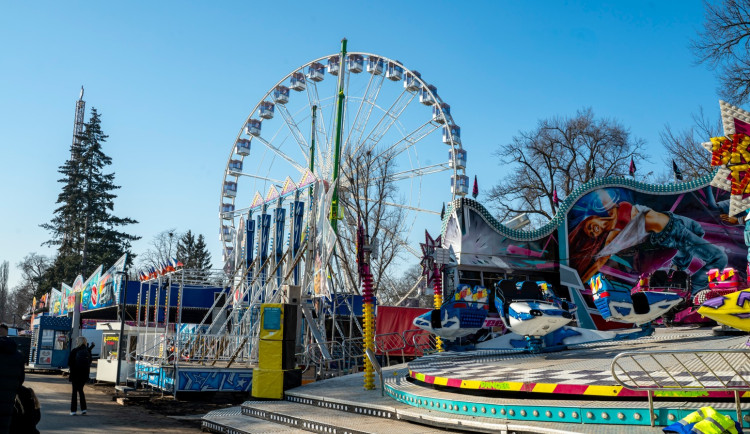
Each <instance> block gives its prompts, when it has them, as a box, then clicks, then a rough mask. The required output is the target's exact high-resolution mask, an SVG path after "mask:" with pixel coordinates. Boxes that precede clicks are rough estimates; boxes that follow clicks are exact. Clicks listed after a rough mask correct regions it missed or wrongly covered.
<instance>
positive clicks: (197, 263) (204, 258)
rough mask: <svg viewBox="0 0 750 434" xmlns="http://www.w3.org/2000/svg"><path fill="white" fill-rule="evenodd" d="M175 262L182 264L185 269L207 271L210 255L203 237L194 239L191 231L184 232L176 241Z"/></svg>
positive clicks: (209, 264)
mask: <svg viewBox="0 0 750 434" xmlns="http://www.w3.org/2000/svg"><path fill="white" fill-rule="evenodd" d="M177 260H179V261H180V262H182V264H183V265H184V267H185V268H191V269H197V270H202V271H209V270H210V269H211V254H210V253H209V252H208V248H207V246H206V240H205V239H204V238H203V235H198V238H197V239H196V238H195V235H193V232H192V231H190V230H188V231H187V232H185V233H184V234H183V235H182V236H181V237H180V239H179V241H177Z"/></svg>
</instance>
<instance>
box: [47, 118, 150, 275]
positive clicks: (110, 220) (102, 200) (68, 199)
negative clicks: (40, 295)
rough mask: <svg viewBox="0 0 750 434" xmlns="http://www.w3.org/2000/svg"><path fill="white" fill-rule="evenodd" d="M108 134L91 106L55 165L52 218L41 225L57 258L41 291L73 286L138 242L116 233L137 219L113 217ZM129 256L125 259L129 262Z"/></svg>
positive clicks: (135, 238)
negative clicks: (56, 178)
mask: <svg viewBox="0 0 750 434" xmlns="http://www.w3.org/2000/svg"><path fill="white" fill-rule="evenodd" d="M107 137H108V136H107V135H106V134H104V132H103V131H102V129H101V117H100V115H99V113H98V112H97V111H96V109H95V108H92V109H91V118H90V119H89V122H87V123H85V124H84V131H83V133H82V134H79V135H78V136H77V139H78V140H75V141H74V143H73V145H72V146H71V149H70V160H68V161H66V162H65V164H63V165H62V166H60V168H59V170H58V171H59V172H60V174H62V175H63V178H62V179H60V180H59V181H58V182H60V183H62V184H63V188H62V191H61V192H60V194H59V195H58V197H57V204H58V205H59V206H58V208H57V209H55V215H54V217H53V218H52V220H51V221H50V222H48V223H44V224H42V225H40V226H41V227H42V228H44V229H47V230H48V231H50V233H51V235H52V237H51V239H50V240H48V241H47V242H45V243H44V244H45V245H49V246H58V251H57V256H56V257H55V261H54V263H53V265H52V267H50V269H49V270H48V271H47V273H45V277H44V289H48V287H50V286H54V285H59V284H60V282H72V281H73V280H74V279H75V277H76V276H77V275H78V274H82V275H83V276H84V277H87V276H88V275H89V274H90V273H91V272H92V271H94V269H95V268H96V267H98V266H99V265H105V266H109V265H111V264H113V263H114V262H115V261H116V260H117V259H118V258H119V257H120V256H121V255H122V254H123V253H124V252H126V251H127V252H129V250H130V245H131V244H130V243H131V241H135V240H138V239H140V237H138V236H135V235H130V234H127V233H125V232H122V231H120V230H119V228H120V227H121V226H126V225H129V224H133V223H138V222H137V221H135V220H133V219H130V218H121V217H117V216H115V215H114V214H113V211H114V199H115V198H116V197H117V196H116V195H115V194H113V193H112V192H113V191H114V190H117V189H119V188H120V187H119V186H117V185H115V184H114V179H115V174H114V173H104V169H105V168H106V167H107V166H109V165H110V164H112V159H111V158H110V157H108V156H107V155H106V154H104V151H103V150H102V144H103V143H104V142H106V140H107ZM131 256H132V255H128V259H129V260H130V257H131Z"/></svg>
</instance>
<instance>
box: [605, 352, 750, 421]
mask: <svg viewBox="0 0 750 434" xmlns="http://www.w3.org/2000/svg"><path fill="white" fill-rule="evenodd" d="M610 368H611V371H612V377H613V378H614V379H615V381H617V383H619V384H620V385H621V386H623V387H624V388H626V389H629V390H635V391H645V392H646V393H647V396H648V402H649V413H650V417H651V426H654V419H655V414H654V396H657V397H659V396H665V397H667V396H669V397H680V396H691V395H701V396H705V395H706V392H714V393H715V395H716V396H717V397H734V402H735V407H736V411H737V420H738V421H742V411H741V407H740V396H741V394H743V393H745V392H748V391H750V351H748V350H744V349H722V350H719V349H717V350H698V351H696V350H681V351H680V350H676V351H643V352H639V351H632V352H624V353H620V354H618V355H617V356H615V358H614V359H613V360H612V364H611V366H610Z"/></svg>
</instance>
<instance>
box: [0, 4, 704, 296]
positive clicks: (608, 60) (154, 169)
mask: <svg viewBox="0 0 750 434" xmlns="http://www.w3.org/2000/svg"><path fill="white" fill-rule="evenodd" d="M702 20H703V6H702V4H701V2H700V1H698V0H689V1H682V2H659V1H628V2H602V1H587V2H572V1H568V2H565V1H534V2H510V1H491V2H489V1H488V2H447V1H429V2H427V1H420V2H400V3H399V2H396V3H392V2H391V3H388V2H361V1H359V2H358V1H348V2H242V1H237V2H177V1H171V2H170V1H161V2H83V1H71V2H52V1H49V2H47V1H45V2H1V3H0V131H1V132H2V133H1V134H0V149H1V150H2V159H0V161H2V171H0V185H2V198H3V205H2V212H0V261H3V260H8V261H10V263H11V277H10V283H11V285H15V284H16V283H17V282H18V278H19V272H18V270H17V269H16V268H15V265H16V264H17V263H18V262H19V261H20V260H21V259H22V258H23V256H25V255H26V254H28V253H30V252H37V253H41V254H48V255H49V254H52V253H53V252H52V251H51V250H50V249H48V248H43V247H41V246H40V244H41V243H42V242H43V241H45V240H47V239H48V237H49V234H48V233H46V232H45V231H44V230H42V229H40V228H39V226H38V225H39V224H41V223H44V222H46V221H48V220H49V219H50V218H51V217H52V212H53V210H54V208H55V206H56V205H55V201H56V199H57V195H58V194H59V192H60V187H61V185H60V184H59V183H58V182H57V180H58V179H59V178H60V175H59V174H58V173H57V169H58V167H59V166H60V165H61V164H62V163H63V162H64V161H65V159H66V158H67V157H69V155H70V154H69V147H70V143H71V138H72V129H73V117H74V106H75V101H76V99H77V98H78V92H79V88H80V86H81V85H84V86H85V88H86V94H85V98H84V99H85V100H86V102H87V115H88V111H89V109H90V108H91V107H96V108H97V109H98V110H99V111H100V113H101V114H102V119H103V122H102V126H103V129H104V131H105V132H106V133H107V134H109V136H110V137H109V140H108V142H107V144H106V145H105V152H106V153H107V154H108V155H110V156H111V157H112V159H113V161H114V163H113V165H112V166H111V168H112V170H113V171H114V172H115V173H116V182H117V184H119V185H120V186H122V189H121V190H119V191H118V192H117V194H118V195H119V197H118V198H117V200H116V202H115V212H116V214H117V215H119V216H122V217H131V218H134V219H136V220H138V221H139V222H140V223H139V224H138V225H134V226H131V227H130V228H128V231H130V232H131V233H134V234H137V235H140V236H142V237H143V239H142V240H141V241H138V242H136V243H135V244H134V252H135V253H140V252H143V251H145V250H146V249H147V247H148V242H149V241H150V240H151V239H152V238H153V236H154V235H155V234H157V233H158V232H160V231H162V230H165V229H168V228H176V229H177V230H178V231H185V230H187V229H192V230H193V231H194V232H197V233H201V234H204V235H206V237H207V239H208V241H209V247H210V249H211V253H212V256H213V258H214V264H215V265H218V263H219V262H220V258H221V253H220V243H219V236H218V234H219V222H218V216H217V212H218V203H219V196H220V184H221V181H222V175H223V171H224V168H225V166H226V162H227V158H228V156H229V152H230V149H231V146H232V143H233V141H234V138H235V136H236V135H237V132H238V130H239V129H240V127H241V125H242V123H243V122H244V120H245V117H246V116H247V115H248V114H249V113H248V112H249V110H251V109H252V107H253V106H254V105H255V104H256V103H257V101H258V100H259V99H260V98H261V97H262V95H263V94H264V93H265V92H266V91H267V90H268V89H269V88H270V87H271V86H272V85H273V84H274V83H276V82H277V81H278V80H279V79H280V78H281V77H283V76H284V75H286V74H287V73H289V72H291V71H292V70H294V69H295V68H297V67H298V66H299V65H302V64H304V63H306V62H308V61H309V60H312V59H314V58H317V57H320V56H323V55H326V54H331V53H334V52H337V51H338V49H339V41H340V39H341V38H342V37H347V38H348V39H349V48H350V50H351V51H365V52H372V53H378V54H381V55H383V56H387V57H390V58H394V59H399V60H401V61H402V62H403V63H404V64H405V65H407V66H408V67H409V68H412V69H418V70H419V71H420V72H422V74H423V75H424V77H425V78H427V79H428V81H429V82H431V83H433V84H435V85H436V86H437V87H438V89H439V93H440V95H441V96H442V98H443V99H444V100H445V101H446V102H448V103H449V104H451V107H452V113H453V116H454V119H455V120H456V122H457V123H458V124H459V125H460V126H461V128H462V138H463V143H464V147H465V148H466V149H467V150H468V152H469V161H468V168H467V174H468V175H470V176H472V177H473V175H475V174H476V175H478V178H479V184H480V190H481V189H482V188H488V187H490V186H491V185H492V184H494V183H495V182H496V181H497V180H498V179H499V178H500V176H501V175H500V167H499V166H498V164H497V160H496V159H495V158H494V157H492V152H493V150H494V149H496V147H497V146H498V145H500V144H503V143H507V142H509V141H510V139H511V137H512V136H513V135H514V134H516V133H517V132H518V131H519V130H528V129H531V128H533V127H534V126H535V124H536V122H537V120H538V119H540V118H545V117H550V116H554V115H571V114H574V113H575V111H576V110H578V109H580V108H582V107H588V106H590V107H592V108H593V109H594V112H595V113H596V114H597V115H598V116H604V117H613V118H616V119H619V120H620V121H621V122H622V123H623V124H624V125H626V126H628V127H629V128H630V129H631V131H632V133H633V134H634V135H635V136H638V137H641V138H643V139H645V140H646V141H647V142H648V144H649V147H650V149H653V151H654V153H655V156H654V157H653V158H652V160H653V163H654V164H653V165H651V166H650V167H649V166H648V165H645V166H646V167H643V168H641V167H639V170H644V171H647V170H659V168H658V167H657V166H660V165H661V145H660V144H659V137H658V135H659V131H660V130H661V129H662V128H663V126H664V125H665V124H666V123H669V124H671V125H672V127H674V128H676V129H681V128H685V127H688V126H690V114H691V113H693V112H696V111H697V110H698V108H699V106H703V107H704V108H705V109H706V112H707V114H709V115H711V116H714V117H716V116H718V97H717V94H716V86H717V80H716V79H715V77H714V76H713V73H712V72H710V71H708V70H707V69H706V68H705V67H703V66H694V57H693V55H692V54H691V52H690V50H689V49H688V42H689V39H690V38H692V37H693V36H694V35H695V34H696V32H697V31H698V30H699V29H700V26H701V24H702ZM445 194H446V195H447V194H448V188H447V187H446V188H445ZM480 200H481V195H480ZM238 206H239V205H238ZM429 229H430V230H431V231H432V232H437V231H438V230H439V228H437V227H435V228H429ZM105 265H106V264H105Z"/></svg>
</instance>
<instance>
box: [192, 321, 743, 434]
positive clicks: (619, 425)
mask: <svg viewBox="0 0 750 434" xmlns="http://www.w3.org/2000/svg"><path fill="white" fill-rule="evenodd" d="M745 340H746V336H735V337H726V336H714V335H713V333H712V332H711V330H710V329H708V330H707V329H692V328H671V329H657V332H656V333H655V335H654V336H653V337H650V338H641V339H638V340H634V341H620V342H601V343H596V344H582V345H577V346H575V347H573V348H571V349H569V350H565V351H561V352H555V353H542V354H518V353H510V352H507V351H506V352H504V353H503V352H501V351H500V350H494V351H493V350H482V351H467V352H460V353H459V352H445V353H436V354H433V355H429V356H425V357H422V358H420V359H417V360H415V361H413V362H411V363H409V364H401V365H396V366H392V367H386V368H384V369H383V370H382V375H383V380H384V382H383V384H384V387H383V389H382V390H381V389H380V383H379V381H377V379H376V383H378V385H377V388H376V390H364V389H363V384H364V382H363V381H364V379H363V375H362V374H361V373H360V374H352V375H346V376H343V377H337V378H332V379H327V380H323V381H317V382H315V383H311V384H307V385H303V386H301V387H298V388H295V389H292V390H288V391H286V392H285V400H284V401H276V402H268V401H264V402H256V401H253V402H247V403H245V404H243V406H242V407H241V408H237V409H236V410H235V411H234V413H232V415H229V414H226V415H224V414H223V413H209V414H208V415H207V416H206V417H204V428H207V429H210V430H211V431H215V432H237V433H253V432H261V431H258V430H256V428H253V427H254V426H257V424H258V423H260V422H259V421H258V420H261V421H265V422H273V423H276V424H280V425H283V426H284V427H285V429H291V430H295V429H302V430H309V431H317V432H334V431H333V430H336V431H335V432H353V433H355V432H356V433H360V432H394V431H400V432H414V429H415V428H413V426H411V427H410V425H408V424H407V425H403V426H402V427H398V426H397V425H396V422H397V421H398V422H401V423H402V424H403V423H406V422H408V423H410V424H414V423H417V424H422V425H428V426H431V428H429V429H426V428H422V431H419V430H417V431H419V432H433V431H432V430H435V429H447V430H469V431H473V432H511V431H516V432H548V433H553V432H554V433H568V432H577V433H617V432H622V430H623V426H624V425H628V428H627V429H628V432H631V433H633V434H635V433H641V432H644V433H645V432H654V428H652V427H651V417H650V411H651V410H650V408H649V402H648V400H647V398H646V395H645V393H640V392H636V393H628V392H625V391H623V390H627V389H624V388H623V387H622V386H621V385H619V384H617V382H616V381H615V380H614V379H613V378H612V373H611V369H610V366H611V364H612V360H613V359H614V358H615V356H617V355H618V354H620V353H623V352H627V351H651V350H654V351H668V350H670V349H676V350H688V349H692V350H700V351H707V352H710V351H713V350H720V349H732V348H739V351H742V352H743V353H746V352H747V351H745V350H744V349H745ZM742 357H746V356H745V355H742ZM743 360H744V359H743ZM680 361H681V362H682V363H684V364H685V365H686V366H687V368H688V370H689V371H690V372H692V373H693V374H696V373H698V372H700V369H699V368H700V365H695V364H692V363H691V362H689V361H687V360H686V359H685V358H683V360H680ZM728 361H729V362H731V363H732V364H734V365H735V367H736V368H737V369H738V372H739V373H740V375H742V373H744V372H745V371H746V370H747V371H748V378H750V369H747V366H746V365H748V364H749V363H747V362H744V361H743V362H741V363H738V362H737V360H734V359H728ZM661 363H662V364H664V362H661ZM676 364H677V365H678V367H680V366H679V362H676ZM710 366H712V367H717V366H718V367H719V369H718V370H717V371H715V372H714V373H715V374H717V375H719V376H721V375H724V373H723V369H724V368H722V367H721V365H720V364H718V363H711V365H710ZM644 367H645V368H646V369H649V370H650V372H649V374H650V375H652V376H653V375H655V374H656V373H657V371H658V369H652V368H651V367H650V366H649V365H644ZM665 368H666V367H665ZM672 375H673V376H674V377H675V380H676V381H680V377H679V376H675V375H674V374H672ZM419 378H421V380H420V379H419ZM697 378H701V376H700V375H698V376H697ZM691 381H694V380H691ZM703 381H704V383H706V384H709V383H708V380H706V379H704V380H703ZM726 381H727V382H728V383H727V384H730V385H731V384H735V383H732V382H731V379H727V380H726ZM681 384H682V385H683V386H684V385H685V384H687V383H685V382H683V383H681ZM462 386H463V387H462ZM482 386H484V387H482ZM558 390H559V391H558ZM629 392H632V391H629ZM674 392H677V393H664V394H662V395H659V394H655V398H654V400H653V403H652V405H653V414H654V418H653V419H654V425H656V426H666V425H669V424H671V423H673V422H675V421H677V420H680V419H682V418H683V417H685V416H687V415H688V414H690V413H691V412H693V411H695V410H697V409H698V408H700V407H703V406H712V407H713V408H714V409H716V410H717V411H719V412H721V413H723V414H726V415H728V416H731V417H732V418H735V419H736V417H737V410H738V408H737V407H736V404H735V402H733V401H732V400H730V399H725V398H723V397H717V396H716V395H715V394H714V395H708V392H704V393H696V392H691V393H680V392H679V391H674ZM712 393H715V392H712ZM745 395H746V394H744V393H743V396H745ZM739 411H740V414H741V416H742V419H743V426H744V427H750V423H748V420H750V402H747V403H746V402H740V407H739ZM347 415H348V416H347ZM371 418H380V419H381V420H382V429H381V427H379V424H378V422H377V421H374V420H371ZM365 419H367V422H366V423H365ZM264 429H266V428H264ZM279 429H281V427H279ZM326 429H327V430H329V431H325V430H326ZM265 432H268V431H265ZM295 432H296V431H295Z"/></svg>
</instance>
